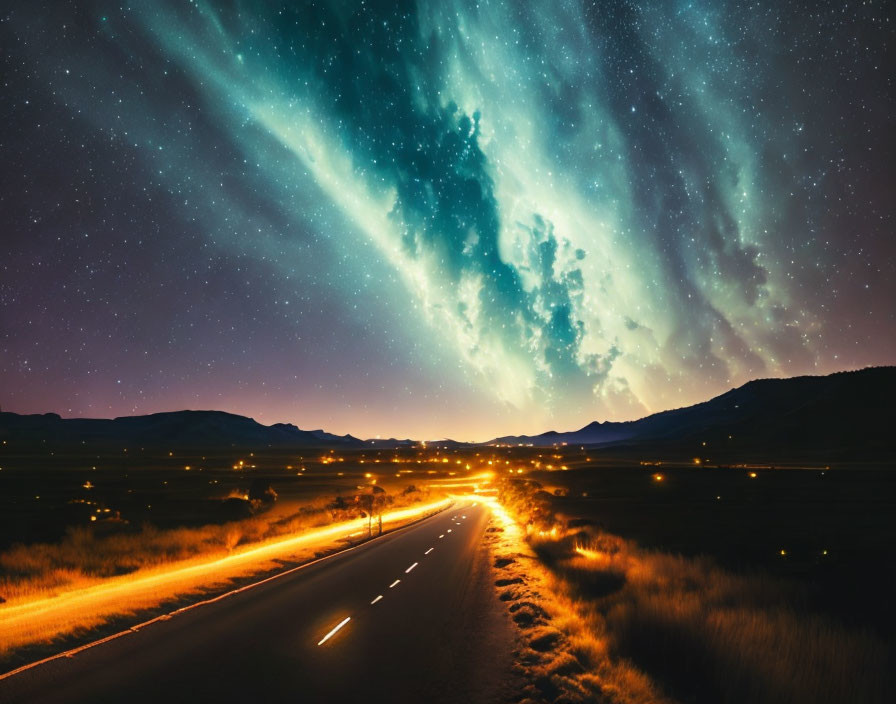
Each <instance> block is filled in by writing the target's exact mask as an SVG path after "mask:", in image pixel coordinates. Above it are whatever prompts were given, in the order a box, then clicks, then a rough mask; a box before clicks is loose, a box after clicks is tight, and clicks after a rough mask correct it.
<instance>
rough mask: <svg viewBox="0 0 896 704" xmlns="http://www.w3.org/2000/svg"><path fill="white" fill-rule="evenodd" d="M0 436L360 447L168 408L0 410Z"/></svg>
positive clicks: (316, 433)
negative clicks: (110, 412)
mask: <svg viewBox="0 0 896 704" xmlns="http://www.w3.org/2000/svg"><path fill="white" fill-rule="evenodd" d="M0 439H3V440H11V441H14V442H15V443H16V444H17V445H35V444H42V445H45V446H53V447H65V446H75V445H81V446H83V445H91V446H92V445H100V446H117V447H129V446H130V447H159V448H163V449H168V448H173V447H213V446H223V447H230V446H236V447H292V446H294V447H360V446H362V445H363V443H362V442H361V441H360V440H358V439H357V438H354V437H352V436H351V435H344V436H338V435H333V434H331V433H327V432H324V431H323V430H300V429H299V428H297V427H296V426H294V425H292V424H290V423H276V424H274V425H270V426H267V425H262V424H261V423H258V422H256V421H255V420H253V419H252V418H246V417H245V416H239V415H236V414H233V413H225V412H224V411H174V412H170V413H153V414H151V415H146V416H123V417H120V418H115V419H111V420H110V419H98V418H96V419H95V418H61V417H60V416H59V415H57V414H56V413H45V414H43V415H18V414H16V413H0Z"/></svg>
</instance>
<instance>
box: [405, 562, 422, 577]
mask: <svg viewBox="0 0 896 704" xmlns="http://www.w3.org/2000/svg"><path fill="white" fill-rule="evenodd" d="M419 564H420V563H419V562H415V563H414V564H413V565H411V566H410V567H408V568H407V569H406V570H405V571H404V573H405V574H408V573H410V571H411V570H412V569H414V568H415V567H416V566H417V565H419Z"/></svg>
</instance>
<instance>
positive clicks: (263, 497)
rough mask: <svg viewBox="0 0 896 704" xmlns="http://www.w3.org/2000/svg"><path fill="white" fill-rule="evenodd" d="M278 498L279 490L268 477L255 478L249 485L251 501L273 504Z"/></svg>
mask: <svg viewBox="0 0 896 704" xmlns="http://www.w3.org/2000/svg"><path fill="white" fill-rule="evenodd" d="M276 500H277V492H276V491H274V488H273V487H272V486H271V483H270V482H269V481H267V480H266V479H253V480H252V483H251V484H250V485H249V501H258V502H260V503H262V504H272V503H274V502H275V501H276Z"/></svg>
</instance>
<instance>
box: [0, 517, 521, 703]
mask: <svg viewBox="0 0 896 704" xmlns="http://www.w3.org/2000/svg"><path fill="white" fill-rule="evenodd" d="M488 513H489V512H488V508H487V507H485V506H483V505H482V504H472V503H470V502H461V503H457V504H455V506H454V507H452V508H449V509H448V510H447V511H444V512H442V513H440V514H438V515H436V516H433V517H432V518H429V519H426V520H424V521H422V522H420V523H418V524H415V525H413V526H410V527H408V528H405V529H402V530H400V531H397V532H395V533H393V534H390V535H386V536H384V537H383V538H380V539H377V540H374V541H372V542H370V543H366V544H364V545H361V546H359V547H357V548H354V549H352V550H348V551H346V552H343V553H339V554H338V555H334V556H332V557H329V558H326V559H324V560H321V561H319V562H317V563H314V564H311V565H309V566H307V567H305V568H302V569H299V570H296V571H294V572H291V573H289V574H286V575H283V576H281V577H279V578H276V579H273V580H269V581H266V582H264V583H261V584H259V585H258V586H256V587H254V588H251V589H248V590H245V591H241V592H239V593H236V594H233V595H231V596H229V597H227V598H225V599H221V600H219V601H216V602H213V603H209V604H205V605H202V606H199V607H197V608H195V609H191V610H188V611H185V612H183V613H180V614H177V615H175V616H173V617H172V618H170V619H168V620H163V621H157V622H153V623H151V624H149V625H146V626H144V627H142V628H140V629H139V630H137V631H136V632H134V633H131V634H128V635H126V636H124V637H121V638H116V639H114V640H111V641H109V642H106V643H103V644H101V645H97V646H95V647H92V648H89V649H87V650H84V651H81V652H79V653H77V654H76V655H75V656H74V657H72V658H59V659H56V660H52V661H49V662H47V663H44V664H42V665H39V666H37V667H34V668H31V669H28V670H25V671H23V672H21V673H19V674H16V675H14V676H12V677H9V678H6V679H3V680H0V702H29V703H32V704H40V703H44V702H46V703H48V704H49V703H51V702H91V704H97V703H98V702H125V701H126V702H165V703H166V704H170V703H172V702H199V701H202V702H233V701H240V702H254V701H271V702H274V701H278V702H279V701H286V700H288V701H290V702H361V701H389V702H415V703H416V702H465V703H466V702H483V703H485V702H489V703H491V702H498V701H502V700H504V699H507V698H509V696H510V695H512V694H513V690H514V689H516V686H515V685H516V681H515V676H514V675H513V674H512V664H513V663H512V657H513V656H512V649H513V647H514V641H513V632H512V629H511V626H510V624H509V621H508V620H507V617H506V615H505V611H504V609H502V608H500V606H499V602H498V601H497V598H496V596H495V593H494V589H493V587H492V578H493V575H492V571H491V566H490V564H489V557H488V552H487V549H486V547H485V545H484V543H483V540H482V539H483V536H484V533H485V528H486V525H487V523H488Z"/></svg>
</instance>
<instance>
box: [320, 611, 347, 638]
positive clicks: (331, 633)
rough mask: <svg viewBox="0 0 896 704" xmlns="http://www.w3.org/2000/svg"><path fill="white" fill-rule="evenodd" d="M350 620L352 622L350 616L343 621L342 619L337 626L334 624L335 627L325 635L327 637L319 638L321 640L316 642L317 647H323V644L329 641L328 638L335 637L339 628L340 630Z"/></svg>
mask: <svg viewBox="0 0 896 704" xmlns="http://www.w3.org/2000/svg"><path fill="white" fill-rule="evenodd" d="M351 620H352V617H351V616H346V617H345V618H344V619H342V620H341V621H340V622H339V623H338V624H336V627H335V628H334V629H333V630H332V631H330V632H329V633H327V635H325V636H324V637H323V638H321V639H320V640H319V641H318V642H317V644H318V645H323V644H324V643H326V642H327V641H328V640H330V638H332V637H333V636H335V635H336V632H337V631H338V630H339V629H340V628H342V627H343V626H344V625H345V624H347V623H348V622H349V621H351Z"/></svg>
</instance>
